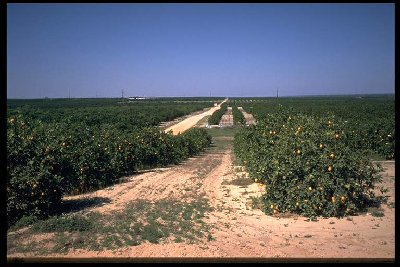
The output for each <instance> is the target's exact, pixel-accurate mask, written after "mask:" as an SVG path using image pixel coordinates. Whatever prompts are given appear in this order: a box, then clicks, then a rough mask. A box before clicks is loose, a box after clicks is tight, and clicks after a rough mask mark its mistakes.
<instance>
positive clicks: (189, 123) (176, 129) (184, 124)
mask: <svg viewBox="0 0 400 267" xmlns="http://www.w3.org/2000/svg"><path fill="white" fill-rule="evenodd" d="M226 101H228V99H225V100H224V101H222V102H221V103H220V104H218V105H217V106H215V107H212V108H211V109H209V110H208V111H206V112H203V113H200V114H197V115H193V116H191V117H189V118H186V119H184V120H183V121H181V122H178V123H177V124H175V125H172V126H170V127H168V128H167V129H165V132H169V131H172V134H173V135H177V134H179V133H183V132H184V131H186V130H188V129H190V128H191V127H193V126H194V125H196V123H198V122H199V121H200V120H201V119H202V118H204V117H205V116H211V114H213V113H214V111H216V110H218V109H220V107H221V105H222V104H223V103H225V102H226Z"/></svg>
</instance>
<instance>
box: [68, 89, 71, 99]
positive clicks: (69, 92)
mask: <svg viewBox="0 0 400 267" xmlns="http://www.w3.org/2000/svg"><path fill="white" fill-rule="evenodd" d="M68 99H71V89H69V88H68Z"/></svg>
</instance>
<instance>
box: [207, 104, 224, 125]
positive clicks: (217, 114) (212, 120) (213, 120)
mask: <svg viewBox="0 0 400 267" xmlns="http://www.w3.org/2000/svg"><path fill="white" fill-rule="evenodd" d="M227 110H228V104H227V103H223V104H222V105H221V108H220V109H218V110H216V111H214V113H213V114H211V116H210V117H209V118H208V124H210V125H217V124H219V121H220V120H221V118H222V115H224V114H225V112H226V111H227Z"/></svg>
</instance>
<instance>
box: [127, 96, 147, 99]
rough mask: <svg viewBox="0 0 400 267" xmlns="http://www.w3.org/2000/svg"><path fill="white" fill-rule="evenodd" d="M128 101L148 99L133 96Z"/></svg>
mask: <svg viewBox="0 0 400 267" xmlns="http://www.w3.org/2000/svg"><path fill="white" fill-rule="evenodd" d="M128 99H129V100H144V99H147V98H146V97H143V96H131V97H128Z"/></svg>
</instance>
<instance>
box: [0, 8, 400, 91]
mask: <svg viewBox="0 0 400 267" xmlns="http://www.w3.org/2000/svg"><path fill="white" fill-rule="evenodd" d="M394 13H395V7H394V4H393V3H392V4H390V3H389V4H267V3H266V4H134V3H132V4H10V3H9V4H7V98H42V97H50V98H55V97H68V96H69V95H70V96H71V97H96V96H98V97H120V96H121V90H124V95H125V96H210V95H211V96H228V97H229V96H231V97H234V96H274V95H276V89H277V88H278V89H279V95H281V96H291V95H324V94H329V95H331V94H364V93H394V91H395V89H394V86H395V85H394V82H395V81H394V79H395V78H394V77H395V71H394V70H395V67H394V65H395V57H394V51H395V40H394V38H395V27H394V24H395V22H394Z"/></svg>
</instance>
